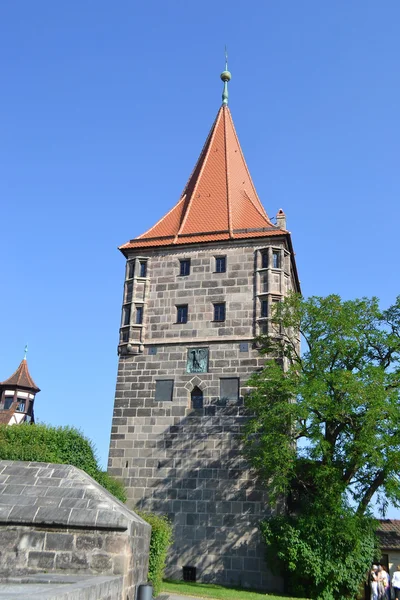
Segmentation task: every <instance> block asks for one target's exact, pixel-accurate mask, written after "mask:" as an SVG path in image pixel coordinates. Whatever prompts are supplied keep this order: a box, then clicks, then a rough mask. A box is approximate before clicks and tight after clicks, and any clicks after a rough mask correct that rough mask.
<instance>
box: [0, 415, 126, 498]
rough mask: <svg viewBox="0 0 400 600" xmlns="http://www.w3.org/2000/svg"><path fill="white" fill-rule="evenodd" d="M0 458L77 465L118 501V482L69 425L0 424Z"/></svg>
mask: <svg viewBox="0 0 400 600" xmlns="http://www.w3.org/2000/svg"><path fill="white" fill-rule="evenodd" d="M0 460H25V461H32V462H47V463H58V464H68V465H74V466H75V467H79V469H82V470H83V471H85V472H86V473H87V474H88V475H90V476H91V477H93V479H95V480H96V481H97V482H98V483H100V485H102V486H103V487H104V488H106V490H108V491H109V492H110V493H111V494H113V495H114V496H115V497H116V498H118V499H119V500H121V501H122V502H125V501H126V494H125V489H124V487H123V486H122V484H121V483H120V482H119V481H117V480H115V479H113V478H112V477H110V475H108V473H105V472H104V471H101V469H100V467H99V464H98V460H97V458H96V453H95V450H94V447H93V444H92V442H91V441H90V440H88V439H87V438H86V437H85V436H84V435H82V433H81V432H80V431H78V430H77V429H75V428H73V427H51V426H48V425H42V424H40V425H37V424H27V423H23V424H21V425H13V426H12V427H10V426H8V425H0Z"/></svg>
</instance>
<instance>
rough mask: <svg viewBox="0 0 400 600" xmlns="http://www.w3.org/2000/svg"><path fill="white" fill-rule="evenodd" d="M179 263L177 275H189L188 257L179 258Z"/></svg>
mask: <svg viewBox="0 0 400 600" xmlns="http://www.w3.org/2000/svg"><path fill="white" fill-rule="evenodd" d="M180 263H181V265H180V271H179V275H190V259H189V258H186V259H185V260H181V261H180Z"/></svg>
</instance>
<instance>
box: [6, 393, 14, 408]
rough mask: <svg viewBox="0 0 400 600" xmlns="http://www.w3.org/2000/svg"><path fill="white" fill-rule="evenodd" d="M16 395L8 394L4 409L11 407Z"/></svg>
mask: <svg viewBox="0 0 400 600" xmlns="http://www.w3.org/2000/svg"><path fill="white" fill-rule="evenodd" d="M13 400H14V396H6V398H5V400H4V410H8V409H9V408H11V404H12V403H13Z"/></svg>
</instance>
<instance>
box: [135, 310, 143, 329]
mask: <svg viewBox="0 0 400 600" xmlns="http://www.w3.org/2000/svg"><path fill="white" fill-rule="evenodd" d="M142 323H143V306H137V307H136V325H141V324H142Z"/></svg>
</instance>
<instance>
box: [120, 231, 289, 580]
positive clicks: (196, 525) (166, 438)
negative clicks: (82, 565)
mask: <svg viewBox="0 0 400 600" xmlns="http://www.w3.org/2000/svg"><path fill="white" fill-rule="evenodd" d="M220 256H225V257H226V272H223V273H217V272H216V257H220ZM263 257H264V258H263ZM188 259H190V274H189V275H185V276H181V275H180V261H181V260H188ZM143 263H145V264H146V269H145V277H141V276H140V275H141V264H143ZM142 274H143V270H142ZM292 289H297V287H296V279H295V276H294V269H293V255H291V254H290V252H289V248H288V246H287V241H286V238H285V237H283V236H282V237H276V238H274V237H267V236H266V237H265V238H259V239H257V240H246V241H245V240H243V241H233V240H232V241H230V242H223V243H219V244H218V243H213V244H204V243H203V244H201V245H200V244H198V245H192V246H186V247H179V248H177V247H176V248H173V249H146V250H141V251H140V253H139V251H137V250H136V251H134V250H132V251H131V253H130V254H129V256H128V262H127V269H126V281H125V289H124V304H123V317H122V327H121V331H120V345H119V352H120V361H119V368H118V379H117V386H116V397H115V408H114V416H113V425H112V433H111V445H110V455H109V473H110V474H111V475H115V476H117V477H120V478H121V479H122V480H123V482H124V484H125V485H126V487H127V489H128V498H129V500H128V504H129V506H130V507H134V506H139V507H140V508H145V509H146V510H154V511H156V512H161V513H166V514H168V515H169V516H170V518H171V519H172V520H173V523H174V540H175V541H174V547H173V550H172V553H171V555H170V557H169V564H168V575H169V576H173V577H176V578H181V577H182V569H183V567H185V566H192V567H196V569H197V573H196V576H197V579H198V580H202V581H214V582H222V583H226V584H233V583H239V584H242V585H245V586H251V587H262V588H265V589H274V588H275V589H276V588H279V585H280V582H279V581H278V580H277V579H276V578H274V577H272V575H271V574H270V573H269V571H268V570H267V568H266V565H265V563H264V549H263V547H262V544H261V542H260V538H259V534H258V524H259V522H260V520H261V519H262V517H263V516H264V515H266V514H268V512H269V511H270V509H269V507H268V499H267V497H266V494H265V492H264V491H263V489H262V488H261V487H260V486H258V485H257V482H256V480H255V477H254V474H253V473H252V472H251V471H250V470H249V468H248V466H247V465H246V463H245V461H244V459H243V457H242V453H241V449H240V435H241V433H242V432H243V427H244V424H245V420H246V416H245V397H246V393H247V391H248V388H247V380H248V378H249V376H250V375H251V374H252V373H253V372H254V371H255V370H257V369H259V368H261V367H262V364H263V360H262V358H261V357H260V355H259V353H258V351H257V349H256V347H255V345H254V343H253V341H254V338H255V336H256V335H258V334H259V333H261V332H267V331H270V332H271V331H272V324H271V321H270V315H271V305H272V303H273V302H274V301H279V300H281V299H282V297H283V296H285V295H286V294H287V293H288V292H289V291H290V290H292ZM215 303H225V308H226V318H225V321H224V322H215V321H214V320H213V318H214V313H213V310H214V306H213V305H214V304H215ZM179 305H187V306H188V321H187V323H177V322H176V321H177V306H179ZM137 307H142V315H141V316H142V319H141V320H142V322H141V323H136V322H135V315H137V311H136V309H137ZM127 315H128V316H129V319H127ZM139 320H140V319H139ZM127 321H128V322H127ZM196 348H205V349H208V368H207V371H206V372H201V373H199V372H198V373H193V372H190V373H188V372H187V360H188V352H189V353H190V351H191V350H192V349H196ZM189 355H190V354H189ZM226 378H239V379H240V388H239V393H238V394H237V397H236V398H234V397H232V395H230V396H229V397H228V398H227V397H225V398H224V397H222V395H221V394H222V388H221V386H223V385H224V384H223V380H225V379H226ZM159 380H173V394H172V400H165V401H162V400H161V401H158V400H156V399H155V397H156V386H157V381H159ZM199 391H200V392H199ZM192 392H194V393H196V395H197V396H199V393H200V395H201V394H202V398H201V401H200V404H196V403H194V399H193V397H192ZM197 400H198V397H197Z"/></svg>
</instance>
